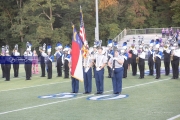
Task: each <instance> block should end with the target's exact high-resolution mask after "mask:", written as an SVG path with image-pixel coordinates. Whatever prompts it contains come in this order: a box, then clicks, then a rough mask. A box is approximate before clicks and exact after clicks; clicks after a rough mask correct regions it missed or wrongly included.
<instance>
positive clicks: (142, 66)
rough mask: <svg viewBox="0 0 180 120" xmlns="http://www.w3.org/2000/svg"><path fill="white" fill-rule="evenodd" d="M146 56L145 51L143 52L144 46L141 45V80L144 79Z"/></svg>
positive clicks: (139, 65) (139, 64)
mask: <svg viewBox="0 0 180 120" xmlns="http://www.w3.org/2000/svg"><path fill="white" fill-rule="evenodd" d="M145 56H146V54H145V50H143V46H141V45H140V46H139V50H138V67H139V71H140V77H139V79H143V78H144V68H145Z"/></svg>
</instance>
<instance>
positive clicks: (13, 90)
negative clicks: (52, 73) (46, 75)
mask: <svg viewBox="0 0 180 120" xmlns="http://www.w3.org/2000/svg"><path fill="white" fill-rule="evenodd" d="M67 82H70V80H68V81H63V82H56V83H49V84H42V85H35V86H30V87H22V88H16V89H9V90H1V91H0V92H8V91H14V90H22V89H27V88H34V87H40V86H48V85H54V84H60V83H67Z"/></svg>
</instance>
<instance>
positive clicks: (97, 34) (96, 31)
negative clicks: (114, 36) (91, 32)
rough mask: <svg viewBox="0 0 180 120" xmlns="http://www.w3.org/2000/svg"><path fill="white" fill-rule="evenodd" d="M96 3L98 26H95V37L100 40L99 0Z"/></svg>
mask: <svg viewBox="0 0 180 120" xmlns="http://www.w3.org/2000/svg"><path fill="white" fill-rule="evenodd" d="M95 3H96V28H95V39H96V40H98V41H99V15H98V0H95Z"/></svg>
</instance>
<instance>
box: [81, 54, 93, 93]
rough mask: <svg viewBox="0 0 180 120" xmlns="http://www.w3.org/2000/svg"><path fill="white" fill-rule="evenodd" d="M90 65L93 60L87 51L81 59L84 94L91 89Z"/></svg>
mask: <svg viewBox="0 0 180 120" xmlns="http://www.w3.org/2000/svg"><path fill="white" fill-rule="evenodd" d="M92 66H93V60H92V57H91V54H90V51H89V52H87V57H86V58H84V59H83V71H84V90H85V92H84V94H89V93H91V91H92Z"/></svg>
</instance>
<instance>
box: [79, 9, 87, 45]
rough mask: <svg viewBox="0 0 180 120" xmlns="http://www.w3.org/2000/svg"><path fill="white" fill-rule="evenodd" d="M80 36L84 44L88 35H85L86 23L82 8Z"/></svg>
mask: <svg viewBox="0 0 180 120" xmlns="http://www.w3.org/2000/svg"><path fill="white" fill-rule="evenodd" d="M79 36H80V38H81V40H82V41H83V43H84V42H85V41H86V33H85V28H84V21H83V13H82V8H81V6H80V31H79Z"/></svg>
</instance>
